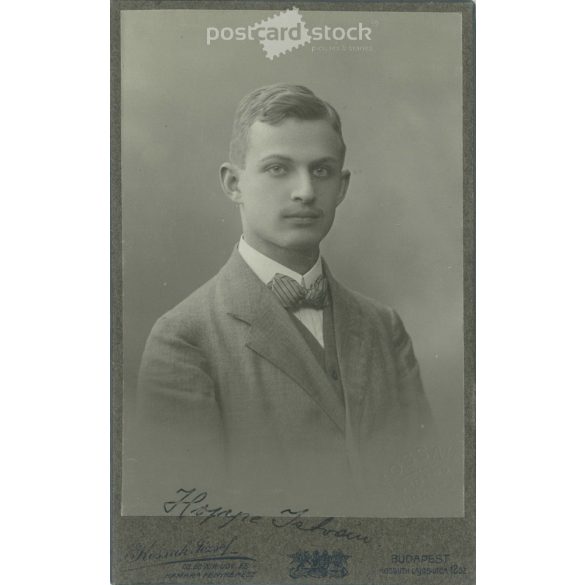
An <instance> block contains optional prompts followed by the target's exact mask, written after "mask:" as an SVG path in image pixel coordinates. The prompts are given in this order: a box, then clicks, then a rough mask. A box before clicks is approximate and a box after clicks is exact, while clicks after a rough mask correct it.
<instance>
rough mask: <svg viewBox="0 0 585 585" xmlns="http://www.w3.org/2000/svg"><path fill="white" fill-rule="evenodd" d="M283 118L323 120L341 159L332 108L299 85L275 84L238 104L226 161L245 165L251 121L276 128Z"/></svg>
mask: <svg viewBox="0 0 585 585" xmlns="http://www.w3.org/2000/svg"><path fill="white" fill-rule="evenodd" d="M287 118H297V119H299V120H327V121H328V122H329V123H330V124H331V126H332V127H333V129H334V130H335V132H336V133H337V135H338V136H339V140H340V141H341V147H342V156H345V142H344V141H343V135H342V133H341V119H340V118H339V114H338V113H337V111H336V110H335V108H334V107H333V106H332V105H331V104H329V103H327V102H326V101H324V100H322V99H321V98H318V97H317V96H316V95H315V94H314V93H313V92H312V91H311V90H310V89H308V88H307V87H304V86H303V85H293V84H290V83H275V84H274V85H267V86H265V87H259V88H258V89H255V90H254V91H251V92H250V93H249V94H247V95H246V96H244V98H242V100H241V101H240V103H239V104H238V107H237V109H236V115H235V117H234V124H233V128H232V137H231V140H230V151H229V156H230V161H231V162H232V163H233V164H237V165H238V166H241V167H243V166H244V165H245V162H246V150H247V148H248V134H249V131H250V127H251V126H252V124H253V123H254V122H256V121H257V120H259V121H260V122H266V123H267V124H270V125H272V126H276V125H278V124H280V123H281V122H282V121H283V120H286V119H287Z"/></svg>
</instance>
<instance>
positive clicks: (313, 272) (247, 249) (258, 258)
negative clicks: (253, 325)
mask: <svg viewBox="0 0 585 585" xmlns="http://www.w3.org/2000/svg"><path fill="white" fill-rule="evenodd" d="M238 251H239V252H240V255H241V256H242V258H243V259H244V261H245V262H246V264H247V265H248V266H249V267H250V268H251V269H252V270H253V271H254V273H255V274H256V276H257V277H258V278H259V279H260V280H261V281H262V282H263V283H264V284H268V283H269V282H270V281H271V280H272V279H273V278H274V275H275V274H276V273H279V274H285V275H286V276H290V277H291V278H294V279H295V280H296V281H297V282H298V283H299V284H302V285H303V286H305V287H307V288H308V287H310V286H311V285H312V284H313V283H314V282H315V281H316V280H317V278H319V276H321V274H322V273H323V266H322V262H321V254H319V258H317V262H315V264H314V265H313V267H312V268H311V269H310V270H309V271H308V272H306V273H305V274H299V273H298V272H295V271H294V270H291V269H290V268H287V267H286V266H283V265H282V264H280V263H279V262H276V260H273V259H272V258H269V257H268V256H266V255H264V254H262V253H261V252H258V250H256V249H255V248H252V246H250V244H248V242H246V240H244V236H242V237H241V238H240V241H239V242H238Z"/></svg>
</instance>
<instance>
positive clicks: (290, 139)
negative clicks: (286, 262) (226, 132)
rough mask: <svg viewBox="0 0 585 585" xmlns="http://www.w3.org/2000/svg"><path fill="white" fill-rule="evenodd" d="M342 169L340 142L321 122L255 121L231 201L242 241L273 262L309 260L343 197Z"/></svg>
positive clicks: (345, 179)
mask: <svg viewBox="0 0 585 585" xmlns="http://www.w3.org/2000/svg"><path fill="white" fill-rule="evenodd" d="M342 165H343V153H342V145H341V141H340V139H339V136H338V135H337V133H336V132H335V130H334V129H333V128H332V127H331V125H330V124H329V122H327V121H326V120H297V119H294V118H289V119H286V120H284V121H283V122H282V123H280V124H279V125H277V126H271V125H269V124H266V123H263V122H258V121H256V122H255V123H254V124H253V125H252V126H251V128H250V132H249V139H248V150H247V152H246V161H245V167H244V168H243V169H238V171H237V176H238V178H237V189H236V191H237V195H235V196H233V197H232V199H233V200H234V201H236V202H237V203H238V204H239V205H240V206H241V207H240V208H241V214H242V224H243V231H244V238H245V240H246V241H247V242H248V243H249V244H250V245H251V246H253V247H254V248H256V249H257V250H258V251H260V252H262V253H263V254H266V255H267V256H270V257H271V258H274V259H276V260H279V261H282V258H283V256H284V257H286V254H287V251H290V253H292V254H295V253H297V254H298V253H304V254H314V253H315V252H316V251H317V250H318V248H319V243H320V242H321V240H322V239H323V238H324V237H325V236H326V235H327V233H328V232H329V229H330V228H331V224H332V223H333V219H334V217H335V208H336V207H337V206H338V205H339V204H340V203H341V201H342V200H343V198H344V197H345V193H346V191H347V186H348V183H349V172H348V171H343V170H342Z"/></svg>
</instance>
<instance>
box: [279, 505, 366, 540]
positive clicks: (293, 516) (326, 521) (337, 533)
mask: <svg viewBox="0 0 585 585" xmlns="http://www.w3.org/2000/svg"><path fill="white" fill-rule="evenodd" d="M308 512H309V509H308V508H305V509H304V510H299V511H297V512H294V511H293V510H291V509H290V508H287V509H286V510H282V511H281V513H280V514H281V515H284V516H285V517H284V518H273V519H272V526H274V527H275V528H287V527H289V526H290V527H292V528H296V529H297V530H302V531H303V532H313V533H317V534H322V535H323V536H332V537H334V538H343V539H345V540H359V541H361V542H363V543H364V544H368V543H369V542H370V537H369V536H366V535H365V534H360V533H359V532H351V531H349V530H346V529H345V528H338V527H335V526H332V523H333V522H334V521H335V518H333V517H329V518H323V519H315V518H303V519H301V517H302V516H304V515H305V514H307V513H308Z"/></svg>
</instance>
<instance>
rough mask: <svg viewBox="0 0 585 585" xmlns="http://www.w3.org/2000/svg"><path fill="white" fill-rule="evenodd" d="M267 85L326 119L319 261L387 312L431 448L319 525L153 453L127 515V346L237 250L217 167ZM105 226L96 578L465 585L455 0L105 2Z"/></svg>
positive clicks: (470, 562) (468, 312) (469, 119)
mask: <svg viewBox="0 0 585 585" xmlns="http://www.w3.org/2000/svg"><path fill="white" fill-rule="evenodd" d="M259 29H262V32H259ZM277 81H285V82H289V83H300V84H301V85H307V86H308V87H310V88H311V89H313V90H314V91H315V93H316V94H317V95H319V96H320V97H323V98H324V99H326V100H328V101H330V102H331V103H332V105H333V106H334V107H335V108H337V110H338V111H339V114H340V117H341V119H342V123H343V130H344V138H345V142H346V143H347V147H348V151H347V160H346V163H347V165H348V168H350V170H351V171H352V178H351V185H350V195H348V198H347V201H345V202H344V203H343V205H342V206H340V208H339V210H338V213H337V217H336V220H335V225H334V227H333V228H332V231H331V235H329V236H328V238H327V240H326V243H325V244H324V245H323V246H322V252H323V257H324V258H325V259H326V261H327V262H328V265H330V267H331V269H332V271H333V272H334V274H335V276H336V278H337V277H338V278H339V279H340V280H342V281H343V282H344V283H345V284H347V285H348V286H349V287H350V288H351V289H354V290H355V289H357V290H359V291H360V292H363V293H364V294H365V295H366V296H368V297H372V298H376V300H378V301H381V302H382V303H384V304H385V303H386V301H388V303H391V304H392V306H393V307H396V308H397V309H398V310H399V312H400V315H401V317H402V319H403V321H404V322H405V325H406V327H407V329H408V332H409V334H410V336H411V337H412V340H413V343H414V347H415V348H416V353H417V358H418V361H419V364H420V368H421V372H422V378H423V381H424V386H425V391H426V394H427V396H428V398H429V402H430V405H431V410H432V411H433V418H434V424H435V427H436V429H437V433H438V435H437V437H438V438H437V440H436V442H434V443H432V444H430V445H429V444H427V445H425V446H424V447H423V448H422V449H420V450H418V451H417V452H416V456H415V458H414V459H412V458H410V456H405V457H404V458H402V459H395V460H391V461H382V460H381V463H380V465H384V466H385V467H384V471H385V473H387V474H389V475H397V476H400V478H401V480H404V481H401V483H400V489H401V490H402V492H401V493H402V496H401V497H402V498H403V499H402V500H399V499H397V496H396V494H393V493H390V492H389V494H388V501H387V502H385V501H384V499H383V498H382V499H381V500H380V502H381V503H380V505H379V506H377V507H376V506H369V507H368V506H366V505H364V506H363V507H362V506H361V503H360V502H357V503H356V502H352V501H347V506H345V504H344V502H343V500H342V499H340V500H339V502H338V503H336V504H335V506H336V507H334V508H333V509H335V510H339V513H337V512H336V513H335V514H334V515H329V514H327V513H316V514H313V513H312V511H313V510H312V508H311V507H310V506H307V507H304V506H303V505H302V503H300V504H299V505H295V506H293V505H292V504H291V506H290V507H288V508H283V509H278V510H275V512H274V514H272V515H267V514H264V513H259V514H258V513H255V512H254V510H253V509H245V508H241V509H238V508H235V507H231V506H230V505H228V504H225V505H224V503H223V502H222V500H221V498H219V497H218V496H217V494H214V493H213V492H212V490H211V489H209V490H207V488H208V485H206V482H205V480H203V481H202V482H201V483H200V484H199V485H194V484H193V483H188V484H185V483H183V480H182V479H177V483H176V484H173V480H172V478H170V479H169V476H168V473H170V474H172V469H173V466H172V462H173V461H174V460H173V456H172V455H171V454H169V461H170V462H171V464H170V465H169V469H170V470H171V471H170V472H168V470H167V471H165V473H166V474H167V477H166V478H163V479H169V485H171V486H173V488H172V489H169V491H168V497H164V498H161V501H160V506H159V507H158V508H157V509H156V511H154V512H152V513H150V512H148V513H146V514H145V513H142V511H141V510H146V509H147V507H146V505H145V506H144V507H141V506H143V503H144V501H145V500H144V499H143V495H142V492H141V484H140V482H141V479H140V476H139V474H138V473H137V472H136V471H135V463H136V461H135V457H134V451H133V448H134V445H133V441H135V439H134V438H133V437H134V435H133V431H134V430H135V429H136V428H137V427H138V426H139V423H138V422H137V420H138V417H137V414H136V412H137V409H138V407H137V403H138V398H137V386H138V381H137V380H138V371H139V368H140V360H141V356H142V352H143V350H144V346H145V343H146V340H147V338H148V335H149V332H150V330H151V328H152V327H153V325H154V323H155V322H156V320H157V319H158V318H159V317H160V316H161V315H162V314H163V313H165V312H166V311H168V310H169V309H171V308H172V307H173V306H174V305H176V304H177V303H178V302H179V301H181V300H182V299H183V298H184V297H186V296H188V294H189V293H190V292H191V291H193V290H195V289H196V288H198V287H200V286H201V285H203V284H204V283H205V282H206V281H207V280H209V279H210V278H211V277H213V275H214V274H215V273H216V272H217V270H219V268H220V267H221V265H222V263H223V262H224V261H225V259H226V258H227V257H228V256H229V254H230V253H231V251H232V250H233V248H234V245H235V244H236V242H237V238H238V237H239V233H240V232H239V229H240V228H239V215H237V214H236V213H235V210H234V209H233V206H230V203H229V201H227V199H226V198H225V197H223V198H222V197H221V190H220V189H219V184H218V181H217V172H216V171H217V166H218V164H219V163H221V162H222V161H223V160H225V159H227V146H228V143H229V138H230V132H231V123H232V117H233V112H234V109H235V106H236V105H237V103H238V101H239V99H240V98H241V97H242V96H243V95H244V94H245V93H246V92H247V91H249V90H251V89H253V88H254V87H260V86H263V85H267V84H270V83H274V82H277ZM222 157H223V158H222ZM216 163H217V164H216ZM352 189H353V191H352ZM216 193H219V194H218V195H217V196H216ZM355 193H357V194H355ZM111 234H112V235H111V255H112V263H111V275H112V278H111V283H112V286H111V291H112V316H111V348H112V350H111V363H112V374H111V445H112V447H111V448H112V463H111V581H112V583H115V584H120V585H121V584H128V585H130V584H139V583H145V584H157V583H161V584H162V583H184V584H194V585H199V584H205V583H234V584H236V583H238V584H239V583H249V584H260V583H332V582H334V583H338V582H343V583H346V584H348V585H350V584H351V585H358V584H364V585H365V584H368V585H369V584H388V585H403V584H408V583H413V584H414V583H416V584H429V585H431V584H432V585H434V584H439V583H444V584H448V585H451V584H453V585H455V584H465V585H467V584H471V583H475V6H474V4H473V3H472V2H469V1H449V2H425V1H420V2H417V1H411V2H402V1H379V2H378V1H370V2H350V1H347V2H345V1H339V2H301V1H299V2H294V3H289V2H270V1H268V2H265V1H242V0H240V1H231V2H230V1H227V2H219V1H214V2H210V1H207V2H206V1H195V0H186V1H178V0H169V1H165V0H158V1H150V2H147V1H143V0H137V1H132V0H119V1H113V2H112V4H111ZM364 256H366V258H365V259H364ZM370 268H372V270H370ZM386 295H388V298H387V297H386ZM359 365H360V364H355V367H359ZM365 391H367V389H365ZM169 424H172V423H169ZM192 451H194V452H196V448H194V449H193V450H192ZM389 457H390V456H389ZM326 468H327V466H326V462H324V466H323V469H326ZM299 473H301V474H302V473H303V470H300V471H299ZM177 477H178V478H183V477H184V474H181V473H178V474H177ZM393 485H394V484H393ZM142 487H144V486H142ZM175 487H176V489H174V488H175ZM341 487H343V486H340V488H341ZM397 489H398V488H397ZM341 492H342V490H341V489H340V493H341ZM165 493H167V492H165ZM336 497H337V495H336V494H335V493H331V501H332V502H334V501H335V498H336ZM339 497H340V498H341V496H339ZM393 498H394V500H393ZM392 501H395V502H399V503H396V505H392ZM295 504H297V502H295ZM386 504H387V505H386ZM323 509H324V510H326V509H327V507H326V506H325V507H324V508H323ZM360 509H364V510H368V512H367V514H364V515H363V516H362V515H359V510H360ZM356 510H358V512H356ZM401 510H402V511H403V513H401Z"/></svg>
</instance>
